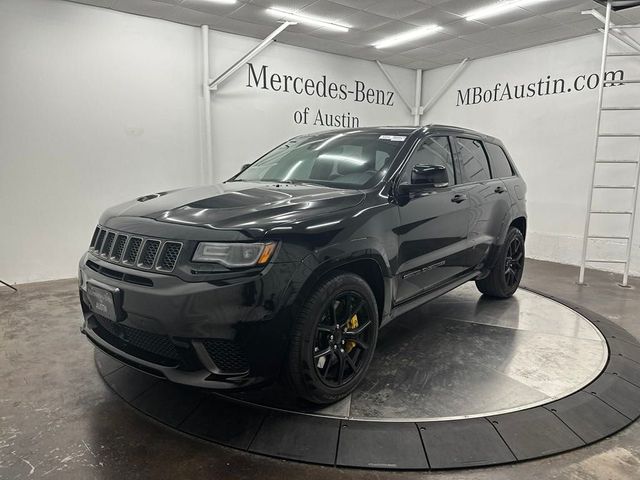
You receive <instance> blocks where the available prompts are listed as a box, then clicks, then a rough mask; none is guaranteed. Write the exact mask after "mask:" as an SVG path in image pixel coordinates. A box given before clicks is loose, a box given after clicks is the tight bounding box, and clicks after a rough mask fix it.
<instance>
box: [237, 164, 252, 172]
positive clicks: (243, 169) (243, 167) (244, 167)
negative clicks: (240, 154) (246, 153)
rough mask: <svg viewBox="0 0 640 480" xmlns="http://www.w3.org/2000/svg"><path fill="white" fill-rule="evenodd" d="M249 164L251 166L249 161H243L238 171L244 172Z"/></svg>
mask: <svg viewBox="0 0 640 480" xmlns="http://www.w3.org/2000/svg"><path fill="white" fill-rule="evenodd" d="M250 166H251V164H250V163H245V164H244V165H242V167H240V172H244V171H245V170H246V169H247V168H249V167H250Z"/></svg>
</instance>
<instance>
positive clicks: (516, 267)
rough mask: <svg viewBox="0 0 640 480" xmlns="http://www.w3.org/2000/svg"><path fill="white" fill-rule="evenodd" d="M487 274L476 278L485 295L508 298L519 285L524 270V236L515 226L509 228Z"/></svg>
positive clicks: (477, 284)
mask: <svg viewBox="0 0 640 480" xmlns="http://www.w3.org/2000/svg"><path fill="white" fill-rule="evenodd" d="M496 256H497V258H496V259H495V262H494V266H493V268H492V269H491V271H490V272H489V274H488V275H487V276H486V277H484V278H482V279H480V280H476V286H477V287H478V290H480V291H481V292H482V293H484V294H485V295H488V296H490V297H495V298H509V297H511V296H512V295H513V294H514V293H515V291H516V290H517V289H518V287H519V286H520V280H522V273H523V272H524V262H525V251H524V236H523V235H522V232H521V231H520V230H518V229H517V228H516V227H511V228H509V231H508V232H507V237H506V238H505V241H504V244H503V245H502V247H501V248H500V250H499V251H498V252H497V254H496Z"/></svg>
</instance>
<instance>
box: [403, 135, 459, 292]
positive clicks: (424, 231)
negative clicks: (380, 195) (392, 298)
mask: <svg viewBox="0 0 640 480" xmlns="http://www.w3.org/2000/svg"><path fill="white" fill-rule="evenodd" d="M415 165H440V166H444V167H445V168H446V169H447V173H448V176H449V185H447V186H446V187H438V188H431V189H428V190H425V191H423V192H420V193H419V194H415V195H412V197H411V198H410V199H409V200H408V201H407V202H406V203H405V204H403V205H400V206H398V209H399V219H400V225H399V226H398V228H397V230H396V232H397V235H398V244H399V248H398V266H399V268H398V274H397V277H396V278H397V282H396V284H397V292H396V303H401V302H403V301H405V300H409V299H411V298H413V297H416V296H419V295H420V294H422V293H425V292H426V291H429V290H430V289H432V288H434V287H436V286H437V285H438V284H442V283H443V282H446V281H447V280H448V279H450V278H452V277H455V276H456V275H458V274H459V273H461V272H462V271H464V270H465V268H466V266H465V258H464V251H465V247H466V239H467V226H468V218H467V216H468V212H467V209H468V202H467V201H466V200H465V197H464V196H460V195H459V193H460V192H459V190H460V189H459V187H458V185H457V183H458V182H457V176H456V169H455V168H454V162H453V155H452V150H451V141H450V138H449V137H447V136H429V137H426V138H425V139H424V140H422V142H421V144H420V145H419V146H418V147H417V148H416V150H415V151H414V153H413V154H412V155H411V157H410V158H409V161H408V162H407V164H406V165H405V167H404V169H403V170H402V173H401V177H400V179H399V181H400V183H403V182H410V177H411V170H412V168H413V167H414V166H415Z"/></svg>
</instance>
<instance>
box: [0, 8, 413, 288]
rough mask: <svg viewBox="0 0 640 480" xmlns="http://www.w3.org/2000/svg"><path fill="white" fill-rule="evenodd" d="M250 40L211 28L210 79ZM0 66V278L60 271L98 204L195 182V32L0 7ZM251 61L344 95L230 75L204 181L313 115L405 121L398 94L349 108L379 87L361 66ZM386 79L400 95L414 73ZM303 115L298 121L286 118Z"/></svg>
mask: <svg viewBox="0 0 640 480" xmlns="http://www.w3.org/2000/svg"><path fill="white" fill-rule="evenodd" d="M258 42H259V40H256V39H253V38H247V37H241V36H237V35H230V34H225V33H220V32H213V31H212V32H211V33H210V57H211V62H212V65H211V75H212V76H215V75H216V74H218V73H220V72H222V71H224V70H225V69H226V68H227V67H228V66H229V65H231V64H232V63H233V62H235V61H236V60H237V59H238V58H239V57H240V56H242V55H243V54H245V53H246V52H247V51H248V50H249V49H250V48H252V47H253V46H254V45H256V44H257V43H258ZM0 62H1V64H2V68H1V70H0V106H1V111H0V146H1V147H2V148H1V149H0V209H1V211H2V224H1V225H2V227H1V228H2V235H0V279H2V280H5V281H7V282H11V283H14V282H15V283H24V282H32V281H40V280H49V279H56V278H68V277H72V276H74V275H75V273H76V269H77V262H78V259H79V258H80V256H81V254H82V253H83V251H84V250H85V249H86V247H87V243H88V241H89V239H90V236H91V233H92V231H93V228H94V226H95V223H96V222H97V219H98V217H99V215H100V213H101V212H102V211H103V210H104V209H105V208H106V207H108V206H110V205H113V204H116V203H119V202H122V201H126V200H130V199H132V198H135V197H137V196H140V195H143V194H147V193H151V192H156V191H162V190H166V189H171V188H179V187H183V186H189V185H194V184H199V183H202V182H203V181H204V180H203V178H202V175H201V162H202V160H203V155H204V154H203V152H204V148H203V147H204V143H203V142H204V140H203V127H202V123H203V115H202V108H203V105H202V93H201V83H200V82H201V71H202V70H201V68H202V65H201V63H202V60H201V43H200V30H199V29H198V28H194V27H189V26H184V25H179V24H175V23H171V22H167V21H163V20H156V19H150V18H145V17H140V16H135V15H129V14H125V13H120V12H115V11H111V10H106V9H101V8H97V7H90V6H85V5H78V4H74V3H68V2H62V1H54V0H0ZM253 65H254V68H255V69H256V73H257V74H258V75H259V73H260V70H261V68H262V66H263V65H265V66H266V74H268V75H271V74H273V73H275V74H279V75H287V74H288V75H292V76H293V77H295V76H301V77H304V78H305V79H311V80H313V81H314V82H315V83H316V84H317V82H318V81H321V80H323V75H326V82H327V83H330V82H335V83H336V84H337V85H340V84H345V86H346V90H353V91H354V93H353V94H350V93H347V98H346V99H345V100H338V99H335V100H332V99H330V98H323V97H319V96H318V95H315V94H314V95H310V96H309V95H306V94H304V93H303V94H300V95H298V94H296V93H292V92H290V93H284V92H283V91H273V89H272V88H271V84H270V83H269V88H268V89H262V88H258V87H256V86H255V85H254V84H252V86H250V87H247V83H248V75H249V69H248V67H246V66H245V67H243V69H241V70H240V71H239V72H238V73H237V74H236V76H234V77H233V78H232V79H230V80H229V81H228V82H227V83H225V84H224V85H222V87H221V88H220V89H219V90H218V91H217V92H216V93H215V94H214V96H213V101H212V125H213V143H214V168H213V173H214V180H215V181H221V180H224V179H226V178H228V177H229V176H230V175H232V174H233V173H234V172H236V171H237V170H238V168H239V167H240V166H241V165H242V164H244V163H246V162H248V161H251V160H253V159H255V158H256V156H257V155H259V154H261V153H264V152H265V151H266V150H268V149H270V148H272V147H274V146H275V145H277V144H278V143H281V142H282V141H284V140H286V139H287V138H289V137H291V136H293V135H296V134H299V133H304V132H309V131H318V130H322V129H326V128H328V127H327V126H323V125H314V121H315V116H316V114H317V112H318V110H320V111H321V112H322V113H323V114H325V113H326V114H331V115H332V116H334V118H335V116H340V117H341V119H342V118H343V117H342V116H343V115H345V117H344V118H346V115H347V113H349V117H350V118H352V119H353V117H357V118H358V120H359V125H360V126H365V125H379V124H408V123H410V121H411V117H410V116H409V114H408V112H407V110H406V108H405V107H404V105H402V104H401V103H400V102H399V100H398V99H397V97H394V98H393V99H392V102H393V106H387V105H375V104H367V103H366V102H360V101H357V100H358V99H357V98H356V97H355V95H356V93H355V92H356V90H357V88H358V85H359V84H357V83H356V82H358V81H361V82H363V83H364V84H365V85H366V87H365V88H374V89H381V90H388V89H389V86H388V85H387V83H386V80H385V78H384V77H383V75H382V73H381V72H380V71H379V70H378V67H377V66H376V65H375V63H374V62H370V61H365V60H356V59H353V58H347V57H341V56H338V55H332V54H327V53H321V52H315V51H311V50H306V49H302V48H297V47H290V46H286V45H280V44H273V45H271V46H269V47H268V48H267V49H266V50H265V51H264V52H262V53H261V54H260V55H259V56H258V57H256V58H255V59H254V61H253ZM389 71H390V72H391V74H392V75H393V76H394V78H395V79H396V80H397V82H398V84H400V85H401V88H402V89H403V92H404V93H405V94H406V95H407V96H412V94H413V91H414V81H415V80H414V79H415V72H414V71H412V70H408V69H401V68H394V67H389ZM259 80H260V82H262V79H259ZM269 82H270V79H269ZM276 88H277V85H276ZM385 103H386V102H385ZM305 108H308V112H309V113H308V114H307V121H306V123H304V122H303V123H300V124H298V123H296V122H295V121H294V113H295V112H296V111H304V110H305ZM351 122H353V120H351Z"/></svg>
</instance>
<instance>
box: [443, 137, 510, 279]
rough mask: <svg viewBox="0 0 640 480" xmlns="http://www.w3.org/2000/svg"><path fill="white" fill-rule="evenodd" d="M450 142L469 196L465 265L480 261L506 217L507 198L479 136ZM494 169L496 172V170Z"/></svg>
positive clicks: (471, 266)
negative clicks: (492, 169)
mask: <svg viewBox="0 0 640 480" xmlns="http://www.w3.org/2000/svg"><path fill="white" fill-rule="evenodd" d="M453 145H454V148H455V151H456V155H457V157H458V164H459V168H460V175H461V177H462V181H463V186H464V187H465V194H466V195H467V198H468V208H469V233H468V250H467V260H466V262H467V266H468V267H469V268H477V267H479V266H481V265H482V263H483V262H484V260H485V259H486V258H487V255H488V254H489V251H490V248H491V247H492V246H493V245H495V244H496V243H497V239H498V238H499V237H500V234H501V232H502V229H503V228H505V225H504V223H505V222H506V220H507V219H508V215H509V208H510V198H509V193H508V192H507V189H506V187H505V184H504V183H503V181H502V180H501V179H500V178H498V177H496V176H495V175H493V174H492V171H491V165H490V163H489V156H488V154H487V150H486V147H485V145H484V142H483V141H482V139H480V138H477V137H473V136H466V135H460V136H457V137H455V139H454V141H453ZM496 173H497V172H496Z"/></svg>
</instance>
